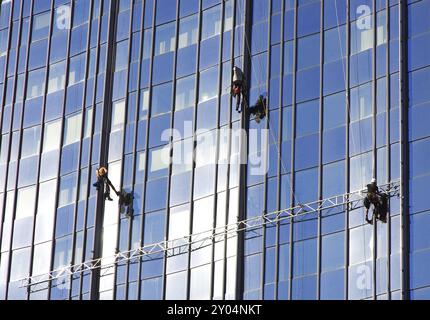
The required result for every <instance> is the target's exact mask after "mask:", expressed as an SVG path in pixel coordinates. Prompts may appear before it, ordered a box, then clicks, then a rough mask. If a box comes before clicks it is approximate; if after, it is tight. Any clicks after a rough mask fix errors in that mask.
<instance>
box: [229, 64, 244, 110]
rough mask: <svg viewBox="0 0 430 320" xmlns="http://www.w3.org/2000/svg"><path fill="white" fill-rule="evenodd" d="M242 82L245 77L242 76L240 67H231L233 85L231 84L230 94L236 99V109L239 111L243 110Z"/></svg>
mask: <svg viewBox="0 0 430 320" xmlns="http://www.w3.org/2000/svg"><path fill="white" fill-rule="evenodd" d="M244 83H245V78H244V76H243V72H242V70H241V69H240V68H238V67H234V68H233V86H232V90H231V91H232V95H233V97H234V98H235V99H236V111H237V112H239V113H241V112H242V110H243V102H244V95H245V92H244Z"/></svg>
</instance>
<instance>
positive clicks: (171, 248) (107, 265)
mask: <svg viewBox="0 0 430 320" xmlns="http://www.w3.org/2000/svg"><path fill="white" fill-rule="evenodd" d="M399 188H400V183H399V181H395V182H391V183H389V184H386V185H383V186H379V190H380V192H383V193H386V194H387V195H388V196H390V197H395V196H400V190H399ZM366 192H367V191H366V190H359V191H355V192H352V193H347V194H344V195H340V196H334V197H330V198H326V199H322V200H317V201H314V202H310V203H306V204H298V205H297V206H295V207H291V208H288V209H283V210H280V211H276V212H271V213H267V214H263V215H261V216H256V217H252V218H249V219H247V220H243V221H238V222H236V223H233V224H229V225H225V226H223V227H219V228H214V229H212V230H208V231H205V232H201V233H196V234H190V235H188V236H185V237H182V238H179V239H174V240H165V241H161V242H158V243H154V244H150V245H146V246H143V247H140V248H137V249H134V250H130V251H124V252H118V253H116V254H115V255H114V256H111V257H105V258H98V259H94V260H91V261H86V262H83V263H79V264H75V265H70V266H65V267H62V268H60V269H57V270H54V271H50V272H49V273H46V274H42V275H34V276H31V277H27V278H24V279H21V280H18V281H19V282H21V287H27V288H28V289H30V288H31V287H32V286H36V285H40V284H43V283H48V282H50V281H53V280H57V279H61V278H64V280H63V284H64V283H65V282H66V279H65V278H66V277H74V276H78V275H79V274H82V273H84V272H89V271H92V270H95V269H101V270H102V271H103V272H102V274H101V275H106V274H107V273H109V271H110V270H112V268H114V267H115V266H117V265H121V264H126V263H136V262H138V261H140V260H142V261H144V260H154V259H161V258H163V257H172V256H177V255H180V254H184V253H187V252H189V251H196V250H199V249H202V248H204V247H207V246H210V245H212V244H214V243H218V242H221V241H225V240H227V239H230V238H234V237H236V236H237V234H238V233H239V232H242V231H244V232H249V231H255V230H256V229H258V228H261V227H263V226H266V225H274V224H277V223H279V222H282V221H286V220H290V219H294V218H300V217H304V216H308V215H311V214H313V213H315V214H317V215H318V214H320V213H321V212H322V211H325V210H329V209H333V208H338V207H340V206H343V208H342V210H353V209H355V208H358V207H360V206H361V202H362V200H363V199H364V197H365V196H366ZM60 284H61V283H60ZM57 285H58V284H57Z"/></svg>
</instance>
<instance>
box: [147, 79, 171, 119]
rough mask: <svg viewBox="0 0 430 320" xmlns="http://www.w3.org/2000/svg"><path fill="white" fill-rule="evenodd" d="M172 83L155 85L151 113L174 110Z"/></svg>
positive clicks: (153, 114)
mask: <svg viewBox="0 0 430 320" xmlns="http://www.w3.org/2000/svg"><path fill="white" fill-rule="evenodd" d="M172 94H173V92H172V83H171V82H169V83H167V84H163V85H160V86H156V87H153V92H152V105H151V115H152V116H155V115H157V114H162V113H166V112H170V111H171V110H172V103H173V102H172Z"/></svg>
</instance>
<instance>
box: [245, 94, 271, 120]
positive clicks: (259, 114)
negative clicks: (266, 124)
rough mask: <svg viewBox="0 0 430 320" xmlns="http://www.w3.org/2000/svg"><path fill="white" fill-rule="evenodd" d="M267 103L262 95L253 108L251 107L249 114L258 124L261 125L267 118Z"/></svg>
mask: <svg viewBox="0 0 430 320" xmlns="http://www.w3.org/2000/svg"><path fill="white" fill-rule="evenodd" d="M266 102H267V100H266V98H265V97H264V96H263V95H260V96H259V97H258V100H257V102H256V103H255V104H254V105H253V106H252V107H249V112H250V113H251V114H252V115H253V116H254V119H255V121H256V122H257V123H260V122H261V120H262V119H264V118H265V117H266Z"/></svg>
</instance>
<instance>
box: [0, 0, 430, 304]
mask: <svg viewBox="0 0 430 320" xmlns="http://www.w3.org/2000/svg"><path fill="white" fill-rule="evenodd" d="M0 3H1V5H0V107H1V108H0V129H1V132H0V133H1V136H0V299H1V300H3V299H10V300H12V299H30V300H36V299H42V300H45V299H52V300H64V299H73V300H80V299H82V300H88V299H103V300H111V299H118V300H123V299H128V300H139V299H140V300H149V299H151V300H158V299H180V300H182V299H183V300H185V299H215V300H223V299H226V300H232V299H266V300H287V299H291V300H303V299H306V300H314V299H322V300H328V299H351V300H356V299H378V300H385V299H394V300H396V299H408V298H412V299H430V275H429V274H428V272H426V271H427V270H428V267H430V237H429V236H428V232H427V230H428V227H429V226H430V211H429V210H430V202H429V200H428V199H429V198H427V191H426V190H427V189H428V188H426V186H427V185H428V184H429V183H430V181H429V180H430V169H429V168H430V167H429V166H428V161H427V160H426V159H427V157H428V156H429V155H430V129H429V128H428V127H427V125H426V123H427V122H428V121H427V120H428V119H429V117H430V94H429V93H428V92H430V91H429V90H427V88H426V87H427V85H428V83H429V82H427V81H430V19H429V12H430V0H416V1H414V0H272V1H270V0H224V1H221V0H49V1H48V0H46V1H39V0H13V1H12V0H2V1H0ZM234 66H239V67H240V68H242V69H243V70H244V71H245V75H246V81H247V89H248V90H247V92H246V95H247V99H246V101H249V104H252V103H253V102H254V101H256V100H257V98H258V97H259V96H260V95H263V96H266V97H267V117H266V118H265V119H264V120H263V121H261V122H260V123H257V122H256V121H255V119H253V117H252V116H251V117H248V115H247V114H246V113H241V114H240V113H237V112H236V111H235V110H234V104H235V101H234V99H233V98H232V97H231V94H230V87H231V79H232V69H233V67H234ZM426 127H427V129H426ZM240 129H247V130H248V133H249V134H248V139H245V138H246V137H243V136H242V135H240V134H237V132H240ZM245 147H247V148H246V149H247V150H246V152H245V158H247V159H246V160H247V161H246V164H244V163H243V161H242V160H243V158H244V151H243V150H244V149H245ZM166 158H170V159H169V161H165V159H166ZM100 165H103V166H106V167H107V168H108V170H109V178H110V180H111V181H112V183H113V185H115V186H116V187H120V189H123V190H125V191H126V192H129V193H131V194H132V195H133V204H132V217H131V218H130V217H128V216H127V215H125V214H124V213H123V212H122V210H120V208H118V204H117V202H116V199H115V201H114V202H109V201H104V199H103V195H102V193H100V192H97V190H96V189H95V188H93V187H92V184H93V183H94V182H95V179H96V178H95V171H96V168H98V167H99V166H100ZM262 167H263V168H264V170H261V168H262ZM258 169H259V170H258ZM373 177H376V178H377V180H378V183H379V184H381V185H382V184H387V183H389V182H396V181H397V182H398V181H400V187H401V188H400V193H401V195H402V196H401V197H392V198H390V214H389V219H388V223H387V224H384V223H379V222H378V224H376V225H374V226H372V225H369V224H367V223H366V221H365V219H364V217H365V214H364V208H363V207H361V206H358V207H356V208H352V207H349V206H337V207H335V208H331V209H327V210H319V211H317V212H314V213H311V214H307V215H304V216H301V217H295V218H294V219H285V220H283V221H282V222H277V223H267V224H265V225H264V226H261V227H253V228H250V229H249V228H248V229H245V230H244V231H243V232H236V233H233V235H226V236H224V238H222V239H218V241H215V240H211V241H210V243H209V244H208V245H205V246H200V245H196V244H193V243H191V244H190V243H188V242H187V241H188V240H187V239H186V238H185V237H186V236H188V235H190V234H192V235H194V236H192V237H191V238H192V239H197V235H202V234H203V235H211V233H212V231H211V230H212V229H214V228H222V227H224V226H225V225H229V224H232V223H236V222H238V221H241V220H244V219H248V218H252V217H257V216H260V215H262V214H264V213H268V212H275V211H279V210H282V209H286V208H290V207H294V206H297V205H301V204H306V203H310V202H314V201H316V200H320V199H325V198H329V197H332V196H336V195H342V194H345V193H351V192H357V191H359V190H361V189H362V188H364V187H365V186H366V184H367V183H369V182H370V180H371V179H372V178H373ZM178 239H179V240H178ZM181 239H182V240H181ZM165 240H167V241H172V240H174V241H173V242H174V245H176V246H181V245H182V247H185V248H186V250H182V251H181V252H179V253H178V254H175V255H168V254H163V253H158V254H153V255H151V257H150V258H141V259H138V260H135V261H133V262H132V263H118V264H113V263H114V262H115V261H114V259H113V258H110V257H113V256H114V255H115V254H116V253H118V252H125V251H129V250H134V249H138V248H140V247H143V246H147V245H150V244H154V243H158V242H161V241H165ZM99 257H103V258H104V259H103V260H102V262H101V265H102V269H101V270H100V269H97V270H95V271H85V272H78V273H76V274H75V275H73V276H65V277H61V278H59V279H55V280H52V281H47V282H43V283H41V284H38V285H35V286H32V287H31V290H29V291H27V288H25V287H22V285H21V282H20V281H19V280H21V279H23V278H27V277H31V276H39V275H44V274H47V273H48V272H49V271H51V270H57V269H61V268H64V267H67V266H70V265H75V264H79V263H82V262H85V261H90V260H92V259H95V258H99ZM112 264H113V266H112Z"/></svg>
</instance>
